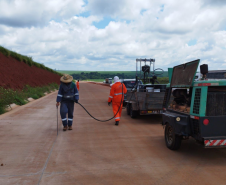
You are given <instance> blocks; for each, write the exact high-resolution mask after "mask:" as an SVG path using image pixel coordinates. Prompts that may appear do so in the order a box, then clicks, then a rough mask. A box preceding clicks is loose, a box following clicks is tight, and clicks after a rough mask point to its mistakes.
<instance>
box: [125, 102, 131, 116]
mask: <svg viewBox="0 0 226 185" xmlns="http://www.w3.org/2000/svg"><path fill="white" fill-rule="evenodd" d="M126 113H127V115H130V103H127V105H126Z"/></svg>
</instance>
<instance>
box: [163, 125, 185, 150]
mask: <svg viewBox="0 0 226 185" xmlns="http://www.w3.org/2000/svg"><path fill="white" fill-rule="evenodd" d="M181 139H182V138H181V136H178V135H176V134H175V130H174V128H173V126H171V125H170V124H169V123H168V124H167V125H166V127H165V142H166V146H167V148H169V149H170V150H178V149H179V148H180V145H181Z"/></svg>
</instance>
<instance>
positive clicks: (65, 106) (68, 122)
mask: <svg viewBox="0 0 226 185" xmlns="http://www.w3.org/2000/svg"><path fill="white" fill-rule="evenodd" d="M73 112H74V101H62V102H61V105H60V115H61V119H62V123H63V125H64V127H65V126H72V123H73ZM67 114H68V119H67Z"/></svg>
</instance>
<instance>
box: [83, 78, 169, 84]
mask: <svg viewBox="0 0 226 185" xmlns="http://www.w3.org/2000/svg"><path fill="white" fill-rule="evenodd" d="M157 80H158V82H159V83H160V84H168V83H169V78H168V77H159V78H158V79H157ZM84 81H92V82H103V81H105V79H88V80H84Z"/></svg>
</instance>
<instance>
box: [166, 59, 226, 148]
mask: <svg viewBox="0 0 226 185" xmlns="http://www.w3.org/2000/svg"><path fill="white" fill-rule="evenodd" d="M199 62H200V60H199V59H198V60H194V61H191V62H188V63H185V64H182V65H178V66H175V67H174V68H173V71H172V75H170V84H169V85H168V86H167V89H166V92H165V98H164V102H163V109H164V113H163V114H162V124H163V125H164V127H165V143H166V146H167V147H168V148H169V149H171V150H177V149H179V148H180V146H181V141H182V140H184V139H189V137H192V138H194V139H195V140H196V141H197V142H198V143H200V144H202V145H203V146H204V147H206V148H214V147H226V80H212V79H211V80H208V79H207V78H206V76H207V74H208V65H206V64H203V65H201V66H200V72H201V74H202V79H201V80H198V81H195V80H194V79H195V75H196V71H197V68H198V66H199Z"/></svg>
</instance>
